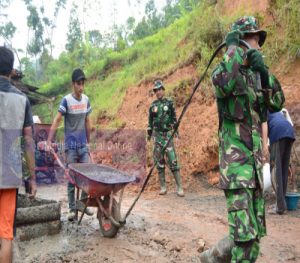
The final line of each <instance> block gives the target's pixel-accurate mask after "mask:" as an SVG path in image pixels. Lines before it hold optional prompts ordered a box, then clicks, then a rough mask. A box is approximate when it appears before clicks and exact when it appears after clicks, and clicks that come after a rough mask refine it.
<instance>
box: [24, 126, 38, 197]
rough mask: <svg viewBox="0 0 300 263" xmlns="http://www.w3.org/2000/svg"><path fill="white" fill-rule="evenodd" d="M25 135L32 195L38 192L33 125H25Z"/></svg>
mask: <svg viewBox="0 0 300 263" xmlns="http://www.w3.org/2000/svg"><path fill="white" fill-rule="evenodd" d="M23 136H24V150H25V151H24V152H25V159H26V163H27V166H28V169H29V172H30V187H31V195H32V197H34V196H35V194H36V183H35V158H34V141H33V138H32V127H31V126H29V127H25V128H24V129H23Z"/></svg>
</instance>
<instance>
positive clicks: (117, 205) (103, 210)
mask: <svg viewBox="0 0 300 263" xmlns="http://www.w3.org/2000/svg"><path fill="white" fill-rule="evenodd" d="M38 147H39V149H43V150H46V149H47V145H46V143H45V142H40V143H39V144H38ZM48 150H49V151H50V152H51V153H52V154H53V156H54V158H55V159H56V161H57V162H58V164H59V166H60V167H62V168H63V169H65V170H67V171H68V172H67V173H66V174H67V176H68V179H69V180H70V182H71V183H73V184H74V185H75V187H76V189H77V193H76V206H77V205H78V204H79V202H82V203H83V204H84V209H83V212H82V214H81V217H80V219H79V221H78V225H79V224H80V223H81V221H82V218H83V215H84V213H85V210H86V208H87V207H97V208H98V212H97V218H98V220H99V225H100V229H101V232H102V234H103V236H105V237H114V236H115V235H116V234H117V232H118V230H119V228H120V227H121V226H123V225H124V223H125V220H121V211H120V210H121V202H122V198H123V193H124V188H125V186H126V185H127V184H129V183H132V182H135V181H138V178H136V177H135V176H129V175H127V174H126V173H124V172H121V171H119V170H117V169H114V168H112V167H109V166H105V165H98V164H93V163H72V164H69V165H68V169H66V167H65V166H64V164H63V163H62V161H61V160H60V159H59V157H58V156H57V154H56V153H55V151H54V150H53V149H52V148H51V147H50V148H49V149H48ZM80 190H82V191H84V192H86V193H87V194H88V198H86V199H83V200H79V191H80ZM120 190H121V192H120V195H119V200H118V201H117V200H116V193H117V192H119V191H120ZM77 207H78V206H77ZM76 218H78V210H76ZM121 222H122V223H121Z"/></svg>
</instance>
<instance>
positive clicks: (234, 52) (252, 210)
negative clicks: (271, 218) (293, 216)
mask: <svg viewBox="0 0 300 263" xmlns="http://www.w3.org/2000/svg"><path fill="white" fill-rule="evenodd" d="M240 39H243V40H244V41H246V42H247V43H248V44H249V45H250V46H251V49H249V50H247V49H246V48H241V47H240V46H239V40H240ZM265 39H266V32H265V31H263V30H259V28H258V23H257V20H256V19H255V18H254V17H242V18H240V19H238V20H237V21H236V22H235V23H234V24H233V26H232V31H231V32H230V33H228V35H227V37H226V46H227V51H226V53H225V55H224V59H223V61H222V62H221V63H220V64H219V65H218V66H217V68H216V69H215V70H214V72H213V75H212V81H213V84H214V86H215V94H216V97H217V105H218V112H219V120H220V127H219V143H220V144H219V160H220V174H221V175H220V176H221V178H220V187H221V188H222V189H224V192H225V196H226V200H227V209H228V222H229V237H230V239H232V240H234V246H233V248H232V250H231V255H232V259H231V262H255V261H256V258H257V257H258V255H259V240H260V238H261V237H263V236H265V235H266V224H265V208H264V206H265V204H264V199H263V192H262V189H263V175H262V165H263V154H262V149H263V147H264V148H265V147H266V142H263V140H262V130H263V129H262V127H264V126H265V125H266V121H267V110H269V111H271V112H274V111H279V110H281V108H282V106H283V103H284V95H283V92H282V89H281V86H280V83H279V82H278V80H277V79H276V78H275V76H274V75H272V74H271V73H270V72H269V70H268V68H267V66H266V65H265V64H264V61H263V57H262V55H261V53H260V52H259V49H260V47H261V46H262V45H263V43H264V41H265ZM257 72H258V73H259V75H257Z"/></svg>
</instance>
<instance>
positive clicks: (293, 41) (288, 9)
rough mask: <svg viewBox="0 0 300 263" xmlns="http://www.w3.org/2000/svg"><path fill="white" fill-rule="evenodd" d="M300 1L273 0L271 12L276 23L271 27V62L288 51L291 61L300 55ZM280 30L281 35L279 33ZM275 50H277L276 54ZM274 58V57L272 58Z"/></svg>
mask: <svg viewBox="0 0 300 263" xmlns="http://www.w3.org/2000/svg"><path fill="white" fill-rule="evenodd" d="M299 10H300V1H299V0H288V1H283V0H272V1H271V8H270V12H271V13H272V17H273V19H274V23H273V24H272V26H271V27H270V30H269V31H270V34H269V37H270V38H271V41H270V40H268V43H270V44H271V46H272V47H271V48H272V49H273V52H272V51H270V52H269V56H270V62H276V60H278V58H279V57H280V56H282V55H284V54H286V53H287V55H288V59H289V60H290V61H293V60H295V59H296V58H299V57H300V34H299V32H300V31H299V30H300V11H299ZM278 32H280V35H278ZM274 51H275V52H276V54H275V56H274ZM272 58H273V59H272Z"/></svg>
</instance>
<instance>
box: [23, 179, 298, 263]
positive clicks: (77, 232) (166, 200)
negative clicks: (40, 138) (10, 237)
mask: <svg viewBox="0 0 300 263" xmlns="http://www.w3.org/2000/svg"><path fill="white" fill-rule="evenodd" d="M38 196H40V197H43V198H50V199H56V200H59V201H60V202H61V204H62V230H61V232H60V234H58V235H55V236H45V237H41V238H37V239H34V240H31V241H26V242H19V246H20V251H21V256H22V258H23V262H200V261H199V259H198V257H197V255H198V252H197V249H198V247H199V240H200V239H203V240H204V241H205V243H206V246H207V247H209V246H211V245H212V244H214V243H215V242H216V241H217V240H218V239H220V238H221V237H223V236H225V235H226V233H227V219H226V209H225V199H224V197H223V193H222V191H220V190H218V189H215V188H207V187H204V188H201V187H200V188H199V191H197V192H194V193H186V196H185V197H184V198H179V197H177V196H176V194H175V193H174V191H173V192H172V189H170V192H169V193H168V195H166V196H159V195H158V194H157V193H154V192H148V193H145V194H144V195H142V198H141V199H140V200H139V202H138V203H137V205H136V207H135V209H134V210H133V213H132V214H131V215H130V217H129V218H128V220H127V224H126V225H125V227H123V228H122V229H121V230H120V232H119V234H118V235H117V237H116V238H114V239H108V238H104V237H102V236H101V234H100V232H99V225H98V221H97V219H96V217H95V215H94V216H93V217H85V218H84V220H83V222H82V225H81V226H77V225H76V224H75V223H69V222H67V219H66V215H67V196H66V187H65V186H64V185H52V186H42V187H40V188H39V194H38ZM133 198H134V194H133V193H130V192H129V191H127V194H126V195H125V199H124V201H123V203H122V206H123V208H122V210H123V212H124V211H125V210H126V208H128V207H129V205H130V204H131V202H132V200H133ZM267 225H268V236H267V237H265V238H264V239H263V241H262V249H261V256H260V257H259V260H258V262H264V263H265V262H270V263H271V262H272V263H275V262H300V242H299V237H300V212H299V210H298V211H296V212H289V213H288V214H287V215H283V216H277V215H272V216H271V215H268V216H267Z"/></svg>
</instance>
